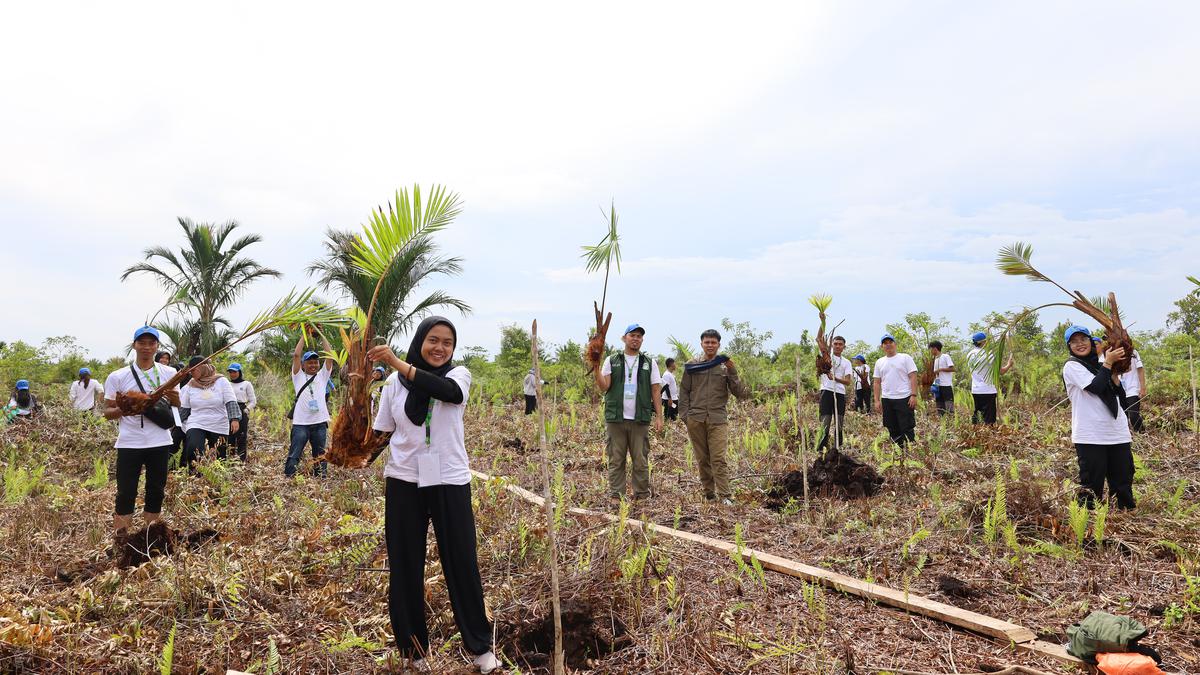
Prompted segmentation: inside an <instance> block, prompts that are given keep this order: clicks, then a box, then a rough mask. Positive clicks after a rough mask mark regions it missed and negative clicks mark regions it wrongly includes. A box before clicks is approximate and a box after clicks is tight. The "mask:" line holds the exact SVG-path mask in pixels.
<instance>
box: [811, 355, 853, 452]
mask: <svg viewBox="0 0 1200 675" xmlns="http://www.w3.org/2000/svg"><path fill="white" fill-rule="evenodd" d="M829 346H830V349H831V354H830V357H829V362H830V368H829V372H828V373H822V374H821V377H820V380H821V402H820V414H821V440H820V442H818V443H817V456H818V457H820V456H821V453H822V451H824V449H825V444H826V443H827V442H828V441H829V429H830V426H831V425H832V426H833V427H834V433H835V434H836V435H835V437H834V440H833V449H834V452H835V453H836V452H838V451H840V450H841V448H842V424H843V422H844V421H845V419H846V386H847V385H848V384H850V377H851V375H852V374H853V371H854V368H853V366H851V365H850V361H848V360H847V359H846V358H845V357H843V356H842V352H844V351H845V350H846V338H844V337H842V336H841V335H835V336H834V337H833V342H832V343H830V345H829ZM835 408H836V411H835ZM835 418H836V420H837V424H833V422H834V419H835Z"/></svg>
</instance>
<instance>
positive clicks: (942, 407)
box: [937, 385, 954, 415]
mask: <svg viewBox="0 0 1200 675" xmlns="http://www.w3.org/2000/svg"><path fill="white" fill-rule="evenodd" d="M937 411H938V414H939V415H945V414H946V413H948V412H954V387H952V386H949V385H946V386H940V387H938V395H937Z"/></svg>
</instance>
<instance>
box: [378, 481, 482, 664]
mask: <svg viewBox="0 0 1200 675" xmlns="http://www.w3.org/2000/svg"><path fill="white" fill-rule="evenodd" d="M385 497H386V501H385V507H384V534H385V536H386V538H387V550H388V567H389V568H390V573H389V575H388V612H389V613H390V614H391V617H392V634H393V635H394V636H395V637H396V649H397V651H399V652H400V655H401V656H404V657H408V658H414V657H417V656H419V655H423V654H426V653H428V652H429V628H428V627H427V626H426V625H425V540H426V536H427V535H428V532H429V521H430V520H432V521H433V533H434V536H435V537H436V538H437V548H438V556H439V557H440V558H441V561H442V573H443V574H444V575H445V576H446V589H447V590H448V591H449V592H450V607H451V609H453V610H454V623H455V624H457V625H458V632H459V635H461V636H462V641H463V646H464V647H466V649H467V651H469V652H471V653H472V654H475V655H477V656H478V655H480V654H484V653H487V652H488V651H490V650H491V649H492V624H491V622H489V621H488V618H487V612H486V611H485V610H484V606H483V582H482V581H480V579H479V561H478V559H477V557H476V552H475V514H474V513H472V512H471V485H470V484H467V485H434V486H431V487H424V488H418V487H417V484H416V483H409V482H407V481H402V480H396V479H395V478H388V479H387V488H386V492H385Z"/></svg>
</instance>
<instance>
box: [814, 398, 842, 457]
mask: <svg viewBox="0 0 1200 675" xmlns="http://www.w3.org/2000/svg"><path fill="white" fill-rule="evenodd" d="M834 396H836V397H837V425H836V426H837V429H836V433H837V439H836V440H835V442H834V445H833V447H835V448H837V449H839V450H840V449H841V447H842V425H843V424H845V422H846V395H845V394H836V395H835V394H834V393H833V392H832V391H828V390H821V403H820V411H821V440H820V442H818V443H817V455H820V454H821V452H822V451H824V450H825V445H826V444H827V443H828V442H829V436H830V434H829V428H830V427H831V426H834V424H833V418H834V414H833V405H834Z"/></svg>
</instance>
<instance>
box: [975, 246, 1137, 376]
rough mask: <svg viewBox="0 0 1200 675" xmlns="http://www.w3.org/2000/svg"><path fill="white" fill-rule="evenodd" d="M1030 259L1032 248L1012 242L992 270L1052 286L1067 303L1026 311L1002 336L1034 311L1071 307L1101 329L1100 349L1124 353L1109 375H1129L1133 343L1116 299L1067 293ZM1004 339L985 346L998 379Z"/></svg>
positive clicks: (1109, 295) (1076, 292)
mask: <svg viewBox="0 0 1200 675" xmlns="http://www.w3.org/2000/svg"><path fill="white" fill-rule="evenodd" d="M1032 258H1033V246H1031V245H1029V244H1026V243H1023V242H1016V243H1015V244H1012V245H1011V246H1005V247H1004V248H1001V249H1000V252H999V254H998V255H997V256H996V267H997V268H998V269H999V270H1000V271H1001V272H1003V273H1004V274H1007V275H1010V276H1017V277H1025V278H1026V279H1029V280H1030V281H1039V282H1043V283H1048V284H1053V285H1054V286H1057V287H1058V289H1059V290H1061V291H1062V292H1063V293H1066V294H1067V296H1068V297H1070V298H1071V302H1070V303H1065V302H1052V303H1047V304H1045V305H1040V306H1038V307H1033V308H1028V309H1026V310H1025V311H1024V312H1022V313H1021V314H1020V315H1018V319H1017V321H1014V322H1013V323H1012V324H1009V328H1006V329H1005V333H1006V334H1007V333H1008V332H1010V330H1011V328H1012V326H1013V325H1015V323H1017V322H1019V320H1020V319H1021V318H1024V317H1025V316H1026V315H1028V314H1030V313H1031V312H1036V311H1038V310H1040V309H1042V308H1045V307H1074V308H1075V309H1077V310H1079V311H1081V312H1083V313H1084V314H1086V315H1087V316H1088V317H1090V318H1092V319H1094V320H1095V321H1096V322H1097V323H1099V324H1100V325H1101V326H1102V327H1103V328H1104V341H1103V343H1102V344H1101V345H1100V349H1101V350H1102V351H1103V350H1107V349H1109V348H1116V347H1121V348H1123V349H1124V350H1125V356H1124V358H1122V359H1121V360H1120V361H1118V362H1116V363H1115V364H1113V372H1114V373H1116V374H1118V375H1119V374H1122V373H1127V372H1129V368H1130V363H1131V361H1132V359H1133V348H1134V344H1133V340H1132V339H1131V338H1130V336H1129V333H1128V332H1127V331H1126V330H1125V325H1124V323H1123V321H1122V318H1121V311H1120V308H1119V307H1118V306H1117V296H1116V294H1115V293H1112V292H1110V293H1109V294H1108V296H1107V298H1103V297H1091V298H1089V297H1087V296H1086V295H1084V294H1083V293H1081V292H1079V291H1068V290H1067V289H1066V288H1065V287H1064V286H1063V285H1062V284H1059V283H1058V282H1057V281H1054V280H1053V279H1051V278H1050V277H1048V276H1046V275H1045V274H1043V273H1042V272H1040V271H1038V270H1037V269H1036V268H1035V267H1034V266H1033V263H1032V262H1031V260H1032ZM1006 342H1007V340H996V341H995V342H994V344H992V345H989V347H990V348H992V349H993V356H994V358H993V359H992V367H993V369H994V370H995V371H997V372H994V373H993V375H994V376H996V377H997V378H998V377H999V372H998V371H999V367H1000V366H999V364H1000V363H1001V360H1002V358H1003V356H1004V350H1005V348H1006Z"/></svg>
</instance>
